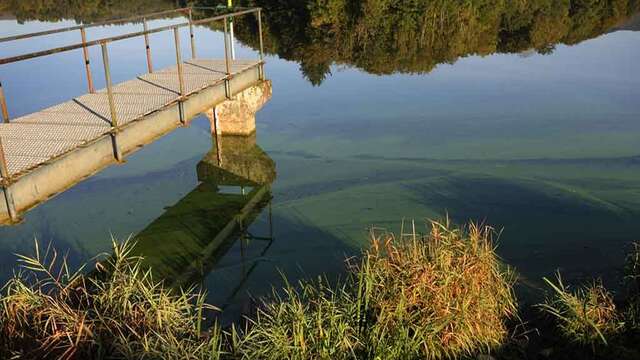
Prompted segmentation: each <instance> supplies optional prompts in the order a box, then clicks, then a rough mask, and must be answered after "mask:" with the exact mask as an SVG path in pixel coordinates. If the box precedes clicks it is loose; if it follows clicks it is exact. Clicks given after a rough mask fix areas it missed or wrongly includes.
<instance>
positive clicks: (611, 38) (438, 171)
mask: <svg viewBox="0 0 640 360" xmlns="http://www.w3.org/2000/svg"><path fill="white" fill-rule="evenodd" d="M9 3H10V2H9ZM159 3H161V2H159ZM299 3H303V2H299ZM357 3H360V2H357ZM571 3H572V4H574V5H575V4H576V3H580V2H577V1H572V2H571ZM623 3H624V4H623ZM16 4H19V3H16ZM16 4H13V5H11V3H10V5H11V6H13V7H14V8H13V9H11V8H8V9H7V10H6V13H7V15H4V16H3V18H4V19H3V20H0V36H6V35H11V34H17V33H25V32H31V31H37V30H41V29H48V28H54V27H61V26H67V25H72V24H75V21H74V20H95V19H96V16H97V18H100V14H101V13H100V12H99V11H98V12H97V13H91V12H89V13H86V14H85V13H79V14H74V13H73V12H71V13H69V14H53V15H51V16H50V17H49V16H44V15H43V14H41V13H34V12H29V9H23V8H20V7H19V5H16ZM621 4H622V5H620V4H618V5H620V6H622V7H624V6H627V5H628V4H626V3H625V2H621ZM161 5H162V6H160V8H164V7H163V6H167V7H169V6H173V5H175V4H174V3H173V2H170V4H164V3H161ZM259 5H262V6H264V7H265V12H266V21H265V26H266V30H265V32H266V34H265V35H266V47H267V52H268V53H269V56H268V57H267V59H266V60H267V66H266V73H267V77H268V78H269V79H271V80H272V81H273V89H274V91H273V99H272V100H271V101H270V102H269V103H268V104H267V106H266V107H265V108H264V109H263V110H261V111H260V112H259V113H258V115H257V126H258V129H257V136H256V138H257V144H258V146H259V148H261V149H262V150H263V151H264V152H265V154H266V156H268V157H269V158H271V159H272V160H273V161H274V162H275V166H276V171H277V179H276V181H275V182H274V184H273V187H272V195H273V201H272V211H273V232H274V236H275V241H273V242H272V243H269V244H266V243H265V242H264V241H262V240H252V241H249V243H248V244H247V246H246V247H244V246H241V244H240V243H239V242H236V243H234V244H232V245H231V246H230V248H229V250H228V251H227V252H226V253H225V254H224V256H223V257H222V258H220V259H216V261H215V263H214V264H212V268H211V271H210V272H208V275H207V276H205V277H204V279H203V280H202V282H203V283H204V284H205V286H206V288H207V289H208V291H209V292H210V298H211V301H212V302H214V303H216V304H218V305H225V306H228V307H229V308H239V307H241V306H243V303H244V300H246V299H247V298H248V294H252V295H254V296H259V295H264V294H267V293H269V292H270V288H271V285H272V284H274V285H278V284H280V283H281V275H280V273H279V272H280V271H282V272H283V273H284V274H286V276H287V277H289V278H290V279H296V278H300V277H309V276H317V275H318V274H321V273H327V274H330V275H331V274H339V273H340V272H342V269H343V259H344V258H345V256H349V255H353V254H357V253H358V252H359V251H360V249H361V248H362V246H365V245H366V243H367V237H366V234H367V229H368V228H369V227H370V226H371V225H375V226H380V227H385V228H388V229H390V230H394V231H397V230H398V229H399V225H400V221H401V219H402V218H415V219H418V221H419V222H420V223H421V222H422V219H424V218H434V217H440V216H442V215H443V214H446V213H448V214H449V216H450V217H451V218H453V219H454V220H455V221H457V222H464V221H467V220H468V219H477V220H483V221H486V222H487V223H489V224H493V225H495V226H496V227H497V228H498V229H503V232H502V234H501V236H500V240H499V249H498V250H499V253H500V255H501V256H502V257H503V258H504V259H505V261H506V262H508V263H509V264H511V265H513V266H515V267H516V268H517V270H518V271H519V273H520V274H521V276H522V278H523V279H524V280H525V281H524V283H525V284H526V285H527V286H525V287H524V289H523V290H522V291H523V293H525V294H528V293H533V292H534V290H533V289H535V288H536V287H538V286H539V285H540V284H541V277H542V276H549V275H550V274H552V273H553V272H554V271H555V270H556V269H561V270H562V273H563V275H564V277H565V278H567V279H568V280H570V281H576V280H583V279H586V278H592V277H595V276H601V277H603V278H604V280H605V281H606V282H607V284H609V285H611V286H615V284H616V283H617V282H618V281H619V280H620V278H621V275H620V268H621V265H622V263H623V259H624V254H625V251H626V250H628V246H629V244H630V243H631V242H632V241H634V240H640V220H639V219H640V100H639V99H640V76H639V75H638V74H640V61H638V59H640V33H639V32H636V31H635V30H637V29H639V28H640V27H639V26H638V23H639V21H638V17H637V16H636V17H633V16H632V15H633V13H634V11H633V9H629V8H628V7H630V6H631V5H628V6H627V7H624V9H625V10H624V11H622V13H620V11H618V10H619V9H618V10H616V9H613V10H616V11H618V12H616V11H613V10H612V9H605V10H606V11H604V10H603V11H601V12H595V11H594V12H591V13H589V14H590V15H591V17H590V18H589V19H591V20H589V21H592V22H593V23H587V21H586V20H584V19H582V18H581V17H580V16H581V14H582V13H580V12H579V11H578V10H580V7H579V6H578V5H575V8H572V9H569V10H567V11H564V12H562V11H560V10H561V9H560V10H558V9H556V8H553V9H555V10H558V11H560V12H561V14H560V15H557V14H556V15H557V16H556V15H553V14H551V15H549V17H548V18H546V17H542V18H540V16H541V15H540V14H539V13H536V14H534V15H535V16H529V15H528V14H523V13H522V11H521V12H516V13H515V15H514V14H511V13H508V11H510V8H508V6H507V7H506V8H505V9H502V10H499V11H502V12H500V13H496V14H483V13H480V15H478V18H477V19H475V20H469V19H468V18H467V17H465V14H464V11H463V10H460V13H456V12H454V13H452V14H450V16H449V17H448V18H446V19H444V20H443V19H439V22H435V23H433V24H436V25H433V27H434V28H435V29H436V30H434V31H436V32H437V34H435V35H434V34H432V35H429V33H428V32H425V31H422V30H420V29H417V28H412V27H410V26H409V25H406V24H404V23H403V22H402V21H396V20H393V19H395V18H394V17H393V16H396V17H402V16H403V14H397V13H394V14H392V15H389V16H388V18H387V15H385V16H382V15H380V16H378V17H376V16H375V11H374V10H375V9H372V8H369V7H372V6H373V5H370V4H368V2H365V1H363V2H362V4H361V5H362V8H363V9H366V12H364V13H359V14H360V15H354V14H351V15H349V16H350V17H349V18H348V20H344V19H340V18H335V16H336V15H334V13H331V12H328V13H327V14H325V13H323V12H322V9H321V10H318V9H317V8H316V7H314V6H313V4H312V2H310V3H309V4H307V5H308V6H307V7H306V8H305V7H304V6H302V5H300V6H302V8H295V7H294V8H292V9H288V10H287V11H289V12H292V13H288V12H287V13H283V11H285V10H284V9H282V8H278V7H277V6H275V5H273V6H272V8H270V3H269V2H268V1H266V2H264V4H259ZM623 5H624V6H623ZM354 6H355V5H354ZM612 6H613V5H612ZM0 9H2V8H1V7H0ZM576 9H577V10H576ZM12 10H13V13H16V14H18V18H19V20H20V21H18V20H16V19H15V18H14V17H13V16H11V15H10V14H11V13H12ZM115 10H118V9H115ZM115 10H114V9H111V11H112V12H113V13H115V14H120V15H123V14H121V13H119V12H117V11H115ZM125 10H126V9H124V10H122V11H125ZM136 10H140V9H136ZM155 10H157V9H155ZM423 10H424V9H423ZM432 10H433V9H426V10H424V11H426V14H427V15H428V14H429V11H432ZM565 10H566V9H565ZM327 11H328V10H327ZM483 11H485V10H483ZM496 11H498V10H496ZM356 13H358V12H357V11H356ZM603 14H605V15H603ZM611 14H617V15H615V16H614V15H611ZM109 15H112V14H111V13H109V14H106V15H104V17H109ZM485 15H486V16H485ZM489 15H491V16H493V17H490V16H489ZM525 15H526V16H525ZM552 15H553V16H552ZM358 16H359V17H358ZM483 16H485V17H486V18H487V19H490V20H486V21H485V17H483ZM518 16H521V17H522V18H518ZM536 16H537V17H536ZM585 16H586V15H585ZM402 18H404V17H402ZM385 19H387V20H385ZM390 19H391V20H393V21H391V20H390ZM424 19H427V20H428V19H430V17H429V16H426V15H425V17H424ZM491 19H493V20H491ZM38 20H44V21H38ZM54 20H55V21H54ZM427 20H425V22H427V23H428V21H427ZM441 20H442V21H444V22H442V21H441ZM178 21H180V19H163V20H157V21H154V22H152V25H153V26H159V25H162V24H167V23H172V22H178ZM429 21H430V20H429ZM456 21H459V22H456ZM483 21H484V22H483ZM388 22H391V23H393V24H395V25H390V24H388ZM460 22H461V23H460ZM523 22H524V23H525V25H522V23H523ZM438 24H439V25H438ZM443 24H445V25H443ZM461 24H462V25H464V26H462V25H461ZM492 24H493V25H492ZM514 24H516V25H514ZM517 24H520V25H517ZM236 25H237V33H238V39H239V41H237V43H236V48H237V52H238V57H249V56H251V57H254V56H256V54H255V50H254V49H255V46H256V45H255V40H251V35H255V32H252V31H253V30H255V26H254V24H253V23H251V22H249V21H246V22H241V21H239V22H238V23H237V24H236ZM415 26H418V27H420V26H422V28H421V29H423V30H424V29H430V28H429V27H428V26H426V25H425V24H422V25H420V24H419V25H415ZM465 26H466V27H467V30H468V32H467V33H460V31H458V30H456V31H453V30H451V29H461V28H465ZM139 28H140V24H127V25H122V26H110V27H101V28H96V29H92V30H90V31H89V32H88V35H89V37H90V38H99V37H104V36H109V35H114V34H120V33H126V32H130V31H134V30H136V31H137V30H139ZM287 29H290V32H287ZM372 29H378V30H377V32H376V31H373V30H372ZM522 29H528V31H529V32H528V33H526V34H525V35H523V31H522ZM425 34H427V35H425ZM171 35H172V34H170V33H165V34H159V35H154V36H152V49H153V51H154V62H155V66H156V68H161V67H164V66H169V65H171V64H173V62H174V56H175V55H174V50H173V42H172V39H171ZM185 35H186V34H185ZM78 36H79V35H78V34H76V33H69V34H64V35H55V36H50V37H46V38H39V39H38V40H32V41H27V42H15V43H10V44H2V47H1V48H0V57H5V56H9V55H15V54H19V53H23V52H27V51H32V50H36V49H41V48H45V47H52V46H58V45H64V44H70V43H73V42H76V41H78ZM196 39H197V41H198V47H199V55H200V56H202V57H221V56H222V42H221V39H222V34H221V33H220V32H217V31H214V30H211V29H208V28H204V27H198V28H197V29H196ZM380 42H382V44H380ZM187 43H188V42H187V41H186V36H185V41H183V45H184V49H183V50H184V54H187V53H188V48H187ZM374 44H377V45H374ZM141 49H142V39H133V40H127V41H124V42H122V43H119V44H118V45H113V46H111V51H112V52H111V54H110V55H111V58H112V67H113V69H114V75H113V76H114V81H116V82H119V81H123V80H126V79H129V78H132V77H133V76H135V75H137V74H140V73H142V72H143V71H144V70H145V59H144V53H143V51H141ZM91 56H92V59H93V63H94V73H95V74H94V77H95V79H96V81H97V86H98V87H102V86H103V85H102V84H103V82H102V81H101V79H102V76H103V75H102V73H101V71H100V69H99V64H101V62H100V59H99V56H100V53H99V51H98V49H97V48H96V49H93V50H92V53H91ZM0 79H1V80H2V82H3V85H4V86H5V90H6V93H7V96H8V98H9V106H10V111H11V113H12V114H14V116H15V115H21V114H26V113H29V112H32V111H35V110H38V109H41V108H43V107H45V106H49V105H53V104H55V103H57V102H61V101H64V100H67V99H69V98H71V97H73V96H78V95H80V94H82V93H84V92H85V83H84V81H85V80H84V73H83V68H82V58H81V53H80V52H71V53H66V54H62V55H55V56H51V57H46V58H41V59H37V60H30V61H27V62H24V63H19V64H14V65H9V66H3V67H1V68H0ZM208 126H209V125H208V122H207V120H206V119H205V118H204V117H202V118H199V119H197V120H196V121H195V122H194V123H193V124H192V125H191V126H190V127H186V128H181V129H178V130H176V131H174V132H173V133H171V134H169V135H167V136H165V137H164V138H162V139H160V140H158V141H156V142H155V143H153V144H151V145H149V146H147V147H145V148H144V149H142V150H140V151H139V152H137V153H136V154H134V155H132V156H131V157H130V158H128V161H127V163H126V164H124V165H120V166H114V167H110V168H108V169H106V170H104V171H102V172H100V173H99V174H97V175H95V176H93V177H91V178H89V179H87V180H85V181H83V182H81V183H80V184H78V185H77V186H75V187H73V188H72V189H69V190H68V191H66V192H64V193H63V194H61V195H59V196H57V197H55V198H54V199H52V200H50V201H49V202H46V203H44V204H42V205H40V206H39V207H37V208H35V209H34V210H32V211H31V212H29V213H27V214H26V216H25V221H24V222H23V223H22V224H20V225H18V226H13V227H2V228H0V256H1V260H0V262H1V264H0V266H1V269H0V273H1V274H2V277H3V278H6V277H7V276H9V275H10V274H11V271H12V269H13V268H14V266H15V258H14V255H13V253H15V252H25V251H27V252H28V251H29V249H30V248H32V246H33V241H34V238H37V239H38V240H39V241H41V242H53V244H54V245H55V246H57V247H58V248H60V249H68V251H69V252H70V254H71V256H72V258H73V259H75V260H76V261H82V260H85V259H88V258H91V257H92V256H94V255H96V254H98V253H100V252H103V251H108V250H109V248H110V234H112V235H113V236H114V237H116V238H120V239H122V238H125V237H127V236H128V235H130V234H135V233H138V232H140V231H142V230H143V229H145V228H146V227H147V226H149V224H151V223H152V222H153V221H154V220H155V219H157V218H159V217H160V216H161V215H163V213H165V211H166V210H167V209H168V207H171V206H174V205H176V204H178V203H179V202H180V201H181V199H183V198H184V197H186V196H187V194H190V193H192V191H194V189H196V188H197V187H198V178H197V173H196V167H197V165H198V163H199V162H200V161H201V159H202V158H203V157H205V156H206V154H208V153H210V152H211V151H212V148H213V147H214V145H213V142H212V139H211V137H210V135H209V131H208ZM203 196H204V195H203ZM249 231H250V232H251V233H252V234H254V235H256V236H260V235H261V234H267V233H268V232H269V226H268V211H267V210H266V209H265V210H264V211H263V212H262V213H261V214H259V215H258V217H257V219H256V220H255V222H254V223H253V225H252V226H251V228H250V229H249ZM213 236H215V234H212V235H211V237H213ZM163 241H170V234H169V235H167V236H166V238H165V239H163ZM167 261H172V259H168V260H167ZM176 261H177V260H176ZM207 271H208V270H207Z"/></svg>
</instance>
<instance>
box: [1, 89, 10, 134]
mask: <svg viewBox="0 0 640 360" xmlns="http://www.w3.org/2000/svg"><path fill="white" fill-rule="evenodd" d="M0 108H2V120H3V121H4V122H5V123H7V124H8V123H9V110H7V99H6V98H5V97H4V90H2V82H0Z"/></svg>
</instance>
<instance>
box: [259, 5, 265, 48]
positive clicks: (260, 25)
mask: <svg viewBox="0 0 640 360" xmlns="http://www.w3.org/2000/svg"><path fill="white" fill-rule="evenodd" d="M258 37H259V38H260V60H262V59H263V58H264V41H263V40H262V9H258Z"/></svg>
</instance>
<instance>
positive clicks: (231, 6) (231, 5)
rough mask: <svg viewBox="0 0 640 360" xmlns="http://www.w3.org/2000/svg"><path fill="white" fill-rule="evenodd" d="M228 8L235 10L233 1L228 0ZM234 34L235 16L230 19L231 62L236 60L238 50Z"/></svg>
mask: <svg viewBox="0 0 640 360" xmlns="http://www.w3.org/2000/svg"><path fill="white" fill-rule="evenodd" d="M227 8H228V9H229V10H232V9H233V0H227ZM233 39H234V34H233V16H231V18H229V48H230V50H231V60H235V59H236V49H235V45H234V41H233Z"/></svg>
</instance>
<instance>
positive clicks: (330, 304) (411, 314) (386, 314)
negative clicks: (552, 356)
mask: <svg viewBox="0 0 640 360" xmlns="http://www.w3.org/2000/svg"><path fill="white" fill-rule="evenodd" d="M492 235H493V229H491V228H490V227H483V226H478V225H475V224H471V225H469V226H467V227H464V228H455V227H453V226H451V225H450V224H449V223H448V222H444V223H440V222H431V223H430V231H429V232H428V234H426V235H413V236H410V237H409V239H396V238H395V237H394V235H393V234H389V233H382V234H376V233H372V234H371V248H370V250H368V251H365V253H364V254H363V259H362V261H361V263H360V264H359V265H357V266H351V273H350V275H349V277H348V279H347V280H346V282H345V283H344V284H343V285H342V286H339V287H338V290H331V289H329V288H328V287H327V286H325V285H323V283H322V282H320V283H319V284H310V283H302V284H301V286H300V288H301V290H300V291H295V290H293V289H292V288H291V287H290V288H289V289H287V291H286V292H285V294H284V296H282V297H277V298H276V299H275V300H274V301H272V302H269V303H267V304H266V306H265V307H264V308H262V309H260V310H259V311H258V314H257V317H256V319H255V320H254V321H253V324H252V326H251V327H250V328H249V330H248V331H247V333H246V334H245V336H244V337H243V338H242V339H239V340H238V345H237V348H236V349H237V350H238V351H239V352H240V353H241V355H242V356H243V357H245V358H252V359H253V358H255V359H258V358H260V359H280V358H299V359H302V358H304V359H307V358H308V359H312V358H313V359H315V358H323V359H328V358H331V359H347V358H349V359H350V358H367V359H412V358H416V359H418V358H419V359H443V358H458V357H461V356H465V355H471V354H474V353H477V352H480V351H490V350H491V349H494V348H497V347H499V346H500V345H501V344H503V342H504V341H505V338H506V337H507V335H508V331H507V327H506V321H507V320H508V319H511V318H514V317H515V316H516V311H517V305H516V300H515V297H514V294H513V290H512V286H513V283H514V280H515V279H514V276H513V275H512V272H511V271H509V270H508V269H507V268H506V267H505V266H504V265H503V264H502V263H501V262H500V261H499V259H498V257H497V255H496V254H495V251H494V247H493V242H492Z"/></svg>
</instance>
